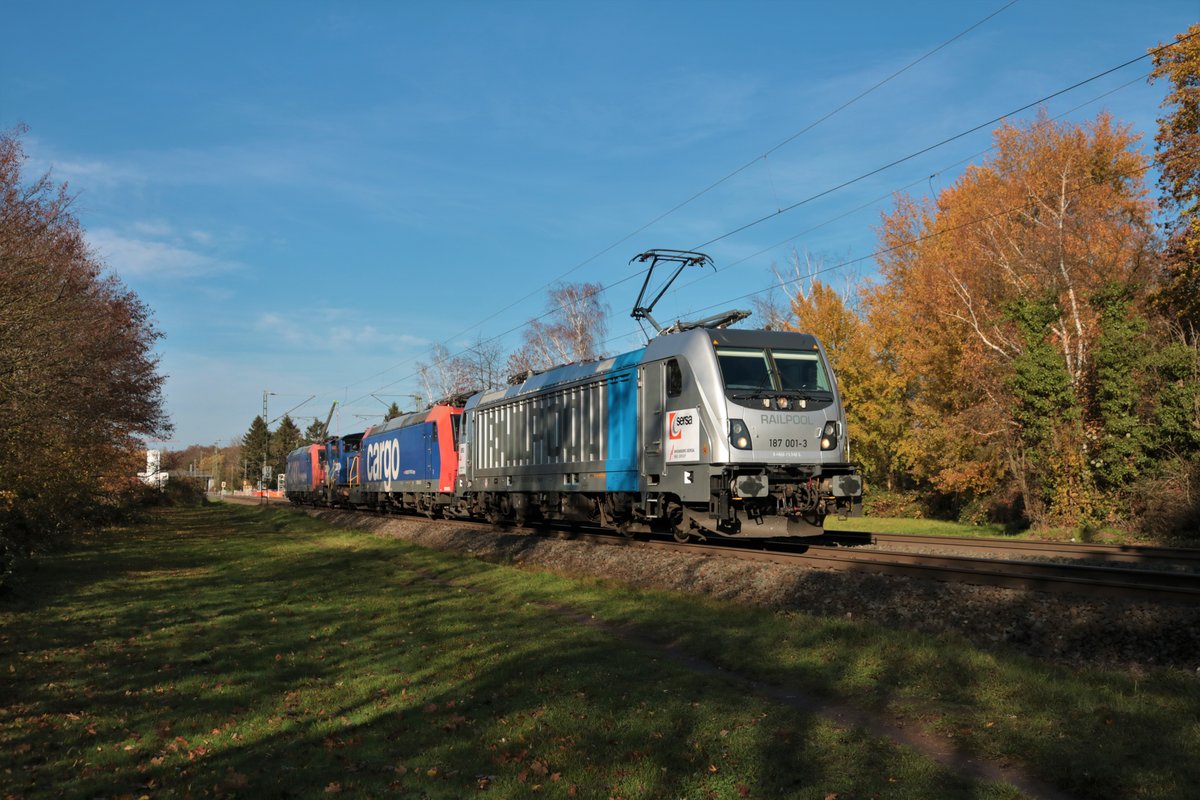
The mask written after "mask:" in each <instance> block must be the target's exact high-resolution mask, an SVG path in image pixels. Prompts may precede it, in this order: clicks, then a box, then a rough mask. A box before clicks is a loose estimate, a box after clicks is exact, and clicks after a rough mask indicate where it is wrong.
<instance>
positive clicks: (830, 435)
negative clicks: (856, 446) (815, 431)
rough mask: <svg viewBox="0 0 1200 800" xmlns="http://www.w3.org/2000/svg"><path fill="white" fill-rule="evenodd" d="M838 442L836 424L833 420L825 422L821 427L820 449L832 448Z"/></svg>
mask: <svg viewBox="0 0 1200 800" xmlns="http://www.w3.org/2000/svg"><path fill="white" fill-rule="evenodd" d="M837 443H838V425H837V423H836V422H834V421H833V420H830V421H829V422H826V423H825V427H824V428H822V429H821V449H822V450H832V449H834V448H835V447H837Z"/></svg>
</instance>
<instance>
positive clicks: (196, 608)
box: [0, 506, 1200, 800]
mask: <svg viewBox="0 0 1200 800" xmlns="http://www.w3.org/2000/svg"><path fill="white" fill-rule="evenodd" d="M552 606H553V607H564V606H569V607H570V608H572V609H576V610H578V611H580V612H582V613H583V615H584V618H585V620H586V619H587V618H589V617H594V618H596V619H597V620H602V621H604V622H605V623H611V624H613V625H622V626H626V627H627V628H628V630H630V631H632V632H633V633H634V634H636V637H640V638H642V639H649V640H659V641H662V642H670V643H672V646H673V647H674V648H675V649H677V650H678V651H680V652H683V653H686V654H692V655H696V656H699V657H701V658H704V659H706V660H708V661H710V662H712V663H714V664H718V665H720V666H723V667H726V668H728V669H729V670H730V671H731V672H734V673H736V674H740V675H743V676H747V677H751V678H756V679H760V680H765V681H770V682H772V683H775V684H778V685H782V686H789V687H795V688H796V689H797V690H799V691H806V692H810V693H812V694H816V695H822V696H827V697H830V698H834V699H838V700H840V701H843V702H849V703H853V704H854V705H857V706H859V707H861V708H864V709H871V710H876V711H879V712H883V713H887V714H894V715H898V716H900V717H902V718H904V719H906V720H908V721H909V723H910V724H914V725H920V726H923V727H925V728H926V729H928V730H932V731H935V732H938V733H939V734H941V735H944V736H946V737H948V738H949V739H950V740H952V741H953V743H954V744H955V745H956V746H958V747H961V748H963V749H964V750H966V751H968V752H974V753H978V754H984V755H988V756H990V757H994V758H997V759H1000V760H1008V761H1013V762H1016V763H1026V764H1029V765H1032V767H1033V768H1034V769H1035V770H1036V771H1037V772H1038V773H1040V774H1041V775H1042V776H1043V777H1044V778H1047V779H1053V780H1054V781H1055V782H1056V783H1057V784H1058V785H1060V786H1062V787H1063V788H1065V789H1067V790H1069V791H1073V792H1075V793H1076V794H1078V795H1079V796H1081V797H1083V796H1086V797H1101V798H1104V797H1113V798H1116V797H1122V798H1124V797H1154V798H1170V797H1179V798H1183V797H1190V796H1191V794H1192V791H1191V790H1192V788H1193V787H1195V786H1197V785H1200V764H1198V763H1196V759H1195V758H1194V754H1195V753H1196V752H1200V725H1197V709H1198V708H1200V702H1198V701H1200V688H1198V686H1197V684H1198V683H1200V681H1197V680H1196V678H1195V676H1192V675H1184V674H1181V673H1172V672H1163V673H1156V674H1153V675H1151V676H1145V677H1143V678H1141V679H1135V678H1133V677H1131V676H1128V675H1124V674H1120V673H1103V672H1088V671H1080V672H1074V671H1070V670H1064V669H1058V668H1053V667H1048V666H1045V665H1043V664H1038V663H1036V662H1033V661H1031V660H1029V659H1023V658H1020V657H1017V656H999V655H993V654H988V653H984V652H980V651H978V650H976V649H973V648H971V647H970V646H968V645H967V644H965V643H964V642H962V641H958V640H955V639H953V638H932V637H923V636H918V635H915V634H911V633H906V632H901V631H887V630H880V629H877V628H872V627H870V626H866V625H860V624H857V623H852V622H850V621H847V620H833V619H820V618H816V617H810V616H807V615H804V614H799V613H789V614H772V613H770V612H766V611H761V610H747V609H741V608H737V607H734V606H731V605H728V604H722V603H718V602H715V601H711V600H702V599H698V598H695V597H683V596H679V595H674V594H667V593H658V592H646V591H634V590H630V589H628V588H625V587H621V586H615V585H609V584H608V583H606V582H603V581H577V580H570V579H567V578H564V577H559V576H554V575H549V574H544V573H535V572H527V571H523V570H519V569H515V568H512V567H507V566H502V565H494V564H488V563H483V562H479V561H475V560H472V559H466V558H461V557H458V556H454V555H450V554H443V553H436V552H431V551H428V550H424V549H420V548H417V547H414V546H412V545H409V544H406V543H403V542H398V541H394V540H389V539H383V538H377V537H373V536H370V535H367V534H363V533H357V532H346V531H339V530H334V529H330V528H328V527H326V526H324V525H323V524H321V523H317V522H315V521H313V520H311V519H309V518H307V517H304V516H301V515H296V514H292V513H289V512H286V511H274V510H261V509H257V508H253V507H232V506H216V507H208V508H203V509H173V510H170V511H168V512H166V513H164V514H163V516H162V517H161V519H160V520H159V521H158V522H156V523H154V524H149V525H143V526H139V527H136V528H132V529H126V530H117V531H110V532H106V533H105V534H102V535H98V536H96V537H94V538H93V539H91V540H90V541H88V542H86V543H84V544H83V546H81V547H79V548H78V549H77V550H75V551H74V552H72V553H70V554H66V555H61V556H56V557H53V558H48V559H45V560H44V561H42V562H41V567H40V569H39V571H38V572H37V574H32V575H29V576H27V577H26V578H25V579H24V580H23V581H22V582H20V583H19V584H18V586H17V587H16V589H15V591H14V593H13V594H12V596H9V597H7V598H5V599H4V600H3V601H0V676H2V680H0V785H2V786H3V788H4V790H5V791H7V792H10V793H12V795H13V796H14V797H30V798H32V797H58V796H65V797H97V796H104V797H120V796H123V795H129V796H131V797H135V798H137V797H141V796H143V795H145V796H149V797H154V798H157V797H187V796H193V797H200V796H226V797H235V796H236V797H307V796H321V797H323V796H327V795H337V794H344V795H347V796H408V797H422V796H424V797H464V796H467V795H476V794H480V793H488V792H490V793H492V794H493V795H495V796H499V797H526V796H528V797H542V796H545V797H599V798H608V797H626V798H642V797H687V798H693V797H695V798H705V797H714V798H725V797H730V798H737V797H743V796H750V797H797V798H809V797H812V798H825V797H827V796H828V795H831V794H836V795H837V796H838V797H839V798H841V800H846V798H869V797H887V798H894V797H896V798H926V797H972V798H991V797H997V798H999V797H1012V796H1015V792H1014V791H1013V790H1011V789H1010V788H1007V787H1004V786H998V785H993V784H980V783H975V782H971V781H969V780H967V779H965V778H963V777H961V776H958V775H955V774H950V773H947V772H946V771H945V770H942V769H940V768H938V767H937V766H936V765H934V764H932V763H931V762H930V761H928V760H926V759H924V758H921V757H919V756H917V755H915V754H914V753H913V752H911V751H908V750H906V749H903V748H900V747H896V746H894V745H892V744H890V743H888V742H887V741H884V740H881V739H879V738H876V737H873V736H870V735H868V734H866V733H863V732H862V731H859V730H855V729H842V728H839V727H837V726H835V725H833V724H831V723H830V722H829V721H827V720H826V719H824V718H822V717H819V716H814V715H809V714H804V713H802V712H800V711H797V710H794V709H792V708H790V707H787V706H784V705H781V704H778V703H773V702H770V701H769V700H766V699H762V698H759V697H758V696H756V695H755V694H753V693H752V692H751V691H749V690H748V689H747V686H746V685H745V683H744V682H742V681H739V680H738V679H735V678H732V677H729V676H720V675H717V674H705V673H696V672H693V671H689V670H687V669H685V668H683V667H681V666H680V665H679V664H678V663H677V662H676V661H675V660H674V659H672V658H670V657H666V656H665V655H664V651H663V650H661V649H659V648H656V647H651V646H643V645H639V644H637V643H636V642H637V638H636V637H633V638H631V637H629V636H625V635H617V634H616V633H613V632H612V630H613V629H612V628H608V627H601V626H595V625H588V624H584V621H580V620H577V619H575V618H572V617H570V616H565V615H564V614H563V613H562V612H561V611H559V610H555V608H553V607H552Z"/></svg>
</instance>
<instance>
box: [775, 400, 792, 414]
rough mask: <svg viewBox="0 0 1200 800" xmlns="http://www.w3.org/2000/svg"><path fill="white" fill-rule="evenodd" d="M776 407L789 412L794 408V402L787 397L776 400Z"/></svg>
mask: <svg viewBox="0 0 1200 800" xmlns="http://www.w3.org/2000/svg"><path fill="white" fill-rule="evenodd" d="M775 407H776V408H778V409H779V410H780V411H787V410H788V409H789V408H791V407H792V401H791V400H790V399H788V398H786V397H777V398H775Z"/></svg>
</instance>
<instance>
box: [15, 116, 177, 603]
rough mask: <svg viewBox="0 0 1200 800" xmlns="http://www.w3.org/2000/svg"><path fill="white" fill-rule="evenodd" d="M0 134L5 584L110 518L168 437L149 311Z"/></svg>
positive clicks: (64, 196) (62, 189)
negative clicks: (148, 450) (25, 563)
mask: <svg viewBox="0 0 1200 800" xmlns="http://www.w3.org/2000/svg"><path fill="white" fill-rule="evenodd" d="M22 132H23V131H20V130H18V131H16V132H13V133H0V581H2V580H3V576H4V574H5V573H6V572H7V571H8V570H10V569H11V568H12V564H13V562H14V560H15V559H18V558H21V557H24V556H28V555H30V554H32V553H34V552H37V551H38V550H41V549H44V548H46V547H48V546H52V545H54V544H57V543H60V542H61V541H63V540H64V539H65V538H66V537H68V536H69V535H70V534H71V533H72V532H74V531H77V530H79V529H80V528H81V527H83V526H85V525H87V524H89V522H90V521H93V520H95V519H96V518H97V515H98V514H100V513H103V512H104V510H105V509H111V508H113V507H114V503H115V498H117V497H118V495H119V493H120V492H121V491H122V490H123V488H124V487H126V486H128V484H129V482H130V481H131V480H132V477H133V476H134V475H135V474H136V473H137V472H138V470H140V469H143V468H144V466H145V456H144V454H143V450H142V447H141V445H140V442H139V441H138V440H137V439H136V438H135V437H137V436H147V437H161V436H165V435H166V434H167V433H169V431H170V429H171V426H170V422H169V421H168V419H167V416H166V413H165V411H164V409H163V398H162V383H163V377H162V376H161V375H159V373H158V359H157V357H156V356H155V354H154V352H153V348H154V345H155V342H156V341H157V339H158V338H159V335H160V334H159V333H158V331H157V330H156V328H155V326H154V321H153V317H152V314H151V311H150V309H149V308H147V307H146V305H145V304H144V303H143V302H142V301H141V299H140V298H139V297H138V296H137V295H136V294H135V293H134V292H132V291H130V290H129V289H128V288H126V287H125V286H124V285H123V284H122V283H121V282H120V280H118V279H117V277H116V276H115V275H112V274H110V273H108V272H107V270H106V267H105V265H104V264H102V263H101V262H100V261H99V260H98V259H97V258H96V257H95V255H94V254H93V253H92V252H91V251H90V250H89V249H88V247H87V244H86V242H85V240H84V236H83V230H82V228H81V227H80V224H79V221H78V220H77V219H76V218H75V216H74V215H73V214H72V212H71V196H70V195H69V194H68V192H67V187H66V185H65V184H62V185H55V184H54V183H53V182H52V181H51V179H50V177H49V175H42V176H41V177H38V178H35V179H33V180H32V181H28V182H27V181H26V180H25V179H24V177H23V175H22V166H23V164H24V161H25V156H24V153H23V151H22V148H21V144H20V140H19V136H20V134H21V133H22Z"/></svg>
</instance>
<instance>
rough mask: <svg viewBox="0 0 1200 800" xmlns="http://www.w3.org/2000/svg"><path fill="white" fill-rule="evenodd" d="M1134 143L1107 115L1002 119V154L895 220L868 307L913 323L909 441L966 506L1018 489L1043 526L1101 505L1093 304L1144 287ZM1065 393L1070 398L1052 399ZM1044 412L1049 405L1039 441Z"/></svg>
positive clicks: (899, 341) (1142, 208)
mask: <svg viewBox="0 0 1200 800" xmlns="http://www.w3.org/2000/svg"><path fill="white" fill-rule="evenodd" d="M1137 145H1138V139H1137V137H1136V136H1135V135H1134V134H1133V133H1131V132H1130V130H1129V128H1128V127H1126V126H1121V125H1117V124H1115V123H1114V122H1113V120H1112V119H1111V118H1110V117H1109V116H1108V115H1106V114H1102V115H1100V116H1099V117H1098V118H1097V119H1095V120H1093V121H1091V122H1089V123H1087V124H1083V125H1074V124H1070V123H1058V122H1053V121H1050V120H1048V119H1046V118H1045V117H1044V115H1039V116H1038V118H1037V119H1035V120H1033V121H1032V122H1030V123H1028V124H1021V125H1016V124H1007V125H1004V126H1002V127H1001V128H999V129H998V130H997V131H996V132H995V148H994V154H993V155H992V157H991V158H990V159H988V160H987V161H986V162H985V163H983V164H981V165H979V166H972V167H970V168H968V169H967V170H966V172H965V173H964V174H963V175H962V177H961V178H960V179H959V180H958V181H957V182H956V183H955V184H954V185H953V186H952V187H950V188H948V189H946V190H945V191H943V192H942V193H941V194H940V195H939V196H938V197H937V198H936V199H925V200H921V201H917V200H914V199H912V198H909V197H900V198H898V199H897V204H896V208H895V210H894V211H892V212H891V213H890V214H886V215H885V216H884V218H883V221H882V225H881V226H880V229H879V235H880V238H881V241H882V243H883V248H884V253H883V255H881V256H880V258H879V267H880V272H881V275H882V277H883V283H882V284H881V285H880V286H879V287H878V288H877V289H876V290H875V291H874V293H873V299H872V303H873V304H874V305H875V306H876V307H877V308H878V309H880V310H879V312H877V313H881V314H882V313H885V310H886V314H887V315H890V316H891V317H892V318H893V319H901V320H904V326H905V330H904V333H903V335H902V336H899V337H897V338H896V340H895V342H894V347H895V357H896V364H897V369H898V371H899V372H900V373H901V374H902V375H903V376H904V379H905V383H906V385H907V386H908V387H909V391H910V393H911V400H910V403H909V406H908V408H907V409H906V413H907V414H908V423H909V429H910V430H909V435H908V436H907V437H905V440H904V443H903V448H904V450H905V452H906V458H907V463H908V464H909V466H910V468H911V469H913V470H914V472H915V474H916V475H917V476H918V477H919V478H920V479H922V480H925V481H928V483H929V484H930V485H931V486H932V487H934V488H935V489H937V490H939V491H941V492H943V493H946V494H948V495H953V496H957V497H959V498H961V499H967V500H970V499H980V498H988V497H994V496H995V495H997V494H1003V491H1002V487H1003V486H1014V487H1016V490H1017V492H1018V493H1019V497H1015V498H1009V499H1010V500H1013V501H1017V502H1015V503H1014V504H1013V505H1016V506H1018V507H1020V508H1021V510H1022V511H1023V513H1024V514H1025V515H1026V516H1027V517H1028V518H1029V519H1030V520H1032V521H1034V522H1065V523H1071V522H1075V521H1078V520H1079V518H1080V517H1081V516H1084V515H1087V514H1088V513H1089V512H1090V511H1092V510H1093V505H1094V498H1093V497H1092V491H1091V489H1092V484H1093V481H1092V479H1091V477H1090V470H1089V459H1090V458H1091V454H1090V453H1089V428H1088V420H1087V418H1086V410H1087V408H1088V407H1089V392H1090V391H1091V386H1092V384H1091V380H1092V370H1093V367H1094V358H1093V350H1094V348H1095V346H1096V342H1097V339H1098V336H1099V333H1100V327H1099V320H1100V313H1099V311H1098V310H1097V309H1096V308H1094V307H1093V305H1092V301H1091V298H1092V297H1093V296H1095V295H1096V294H1097V293H1098V292H1099V291H1100V290H1101V288H1102V287H1103V286H1105V285H1106V284H1108V283H1110V282H1116V283H1118V284H1121V285H1127V286H1130V287H1132V288H1133V291H1134V292H1135V294H1138V295H1144V288H1143V287H1142V285H1141V284H1142V276H1143V274H1145V272H1146V268H1147V266H1148V265H1150V264H1151V263H1152V260H1153V258H1154V254H1155V247H1154V245H1155V242H1154V237H1153V229H1152V225H1151V222H1150V217H1151V213H1152V210H1153V204H1152V202H1151V201H1150V200H1149V199H1148V197H1147V191H1146V188H1145V186H1144V182H1143V175H1144V172H1145V170H1146V167H1147V159H1146V158H1145V157H1144V156H1143V155H1142V154H1141V153H1140V152H1139V151H1138V150H1137ZM1047 352H1048V353H1049V354H1051V355H1052V356H1053V360H1051V358H1050V356H1048V355H1047ZM1058 383H1061V384H1062V386H1058V385H1057V384H1058ZM1063 390H1065V391H1066V392H1067V393H1068V394H1069V396H1070V398H1071V401H1072V402H1071V403H1069V404H1068V406H1069V407H1064V406H1063V405H1062V403H1061V402H1059V401H1054V402H1050V398H1052V397H1054V396H1056V393H1059V394H1061V391H1063ZM1043 406H1044V407H1045V408H1048V409H1054V410H1053V411H1051V412H1049V413H1051V415H1052V417H1053V418H1052V419H1049V420H1044V422H1046V423H1048V424H1049V425H1050V426H1051V427H1052V431H1051V432H1050V434H1049V435H1044V436H1043V435H1041V433H1039V432H1038V431H1037V430H1035V429H1037V428H1039V426H1041V424H1042V422H1043V420H1041V417H1040V416H1039V413H1038V412H1037V410H1038V409H1039V408H1041V407H1043ZM1009 479H1011V480H1009Z"/></svg>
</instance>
